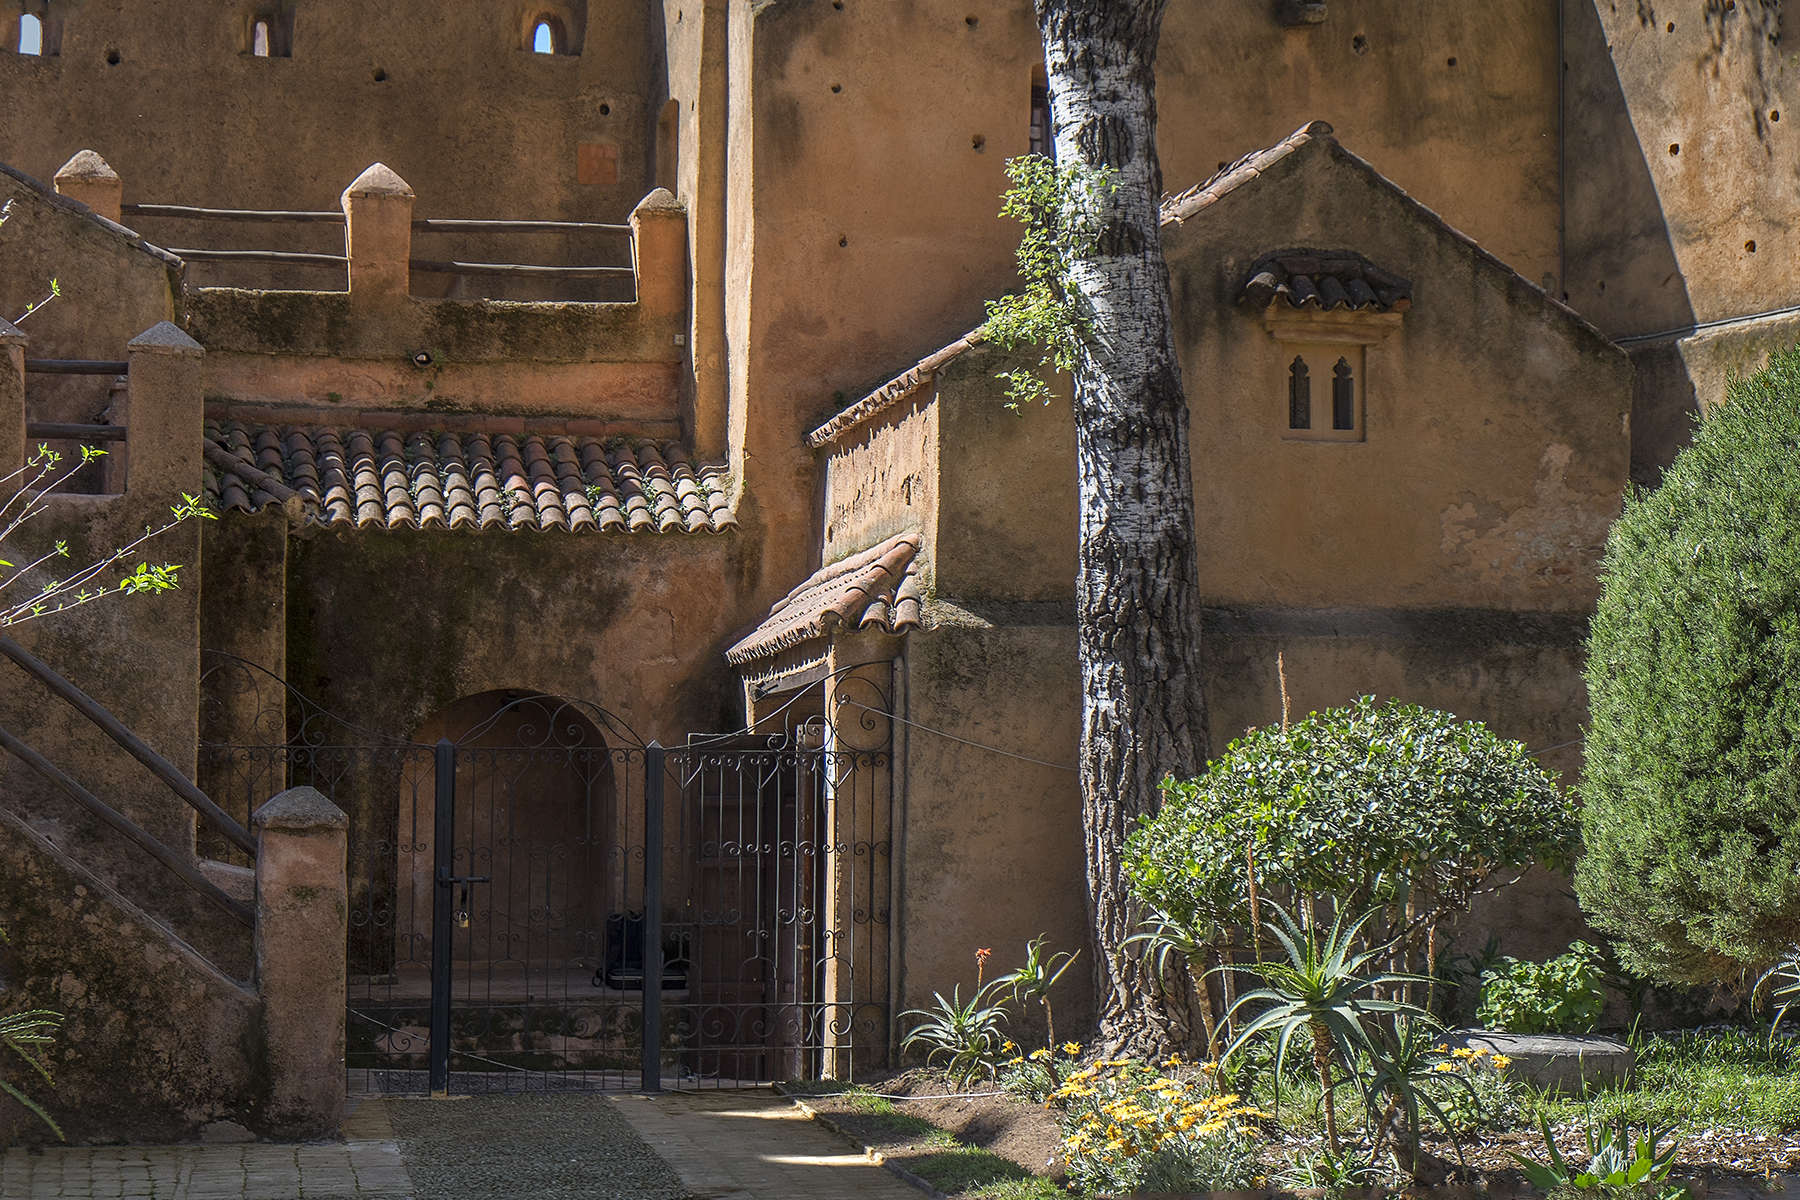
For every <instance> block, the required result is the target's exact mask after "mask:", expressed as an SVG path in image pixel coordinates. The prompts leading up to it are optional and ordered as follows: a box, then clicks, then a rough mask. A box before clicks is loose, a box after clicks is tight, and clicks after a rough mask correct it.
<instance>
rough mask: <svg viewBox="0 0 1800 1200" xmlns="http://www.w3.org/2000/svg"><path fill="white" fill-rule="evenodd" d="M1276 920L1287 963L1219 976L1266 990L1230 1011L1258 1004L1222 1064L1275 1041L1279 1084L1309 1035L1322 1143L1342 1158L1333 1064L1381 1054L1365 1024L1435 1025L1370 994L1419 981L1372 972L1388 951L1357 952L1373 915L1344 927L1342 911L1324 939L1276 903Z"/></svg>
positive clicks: (1273, 931) (1231, 967)
mask: <svg viewBox="0 0 1800 1200" xmlns="http://www.w3.org/2000/svg"><path fill="white" fill-rule="evenodd" d="M1269 907H1270V908H1273V909H1274V910H1275V914H1276V918H1277V919H1276V920H1274V921H1265V922H1263V926H1264V928H1265V929H1267V930H1268V931H1269V934H1270V936H1272V937H1273V938H1274V939H1275V943H1276V945H1278V946H1280V947H1281V949H1282V951H1283V953H1284V954H1285V955H1286V958H1287V961H1285V962H1281V961H1274V962H1270V961H1263V962H1257V963H1252V964H1225V965H1223V966H1220V967H1217V968H1215V970H1219V971H1239V972H1243V973H1246V974H1253V975H1257V976H1260V977H1261V979H1262V981H1263V984H1264V986H1263V987H1260V988H1258V989H1256V990H1255V991H1253V992H1248V993H1246V994H1245V995H1243V996H1240V997H1239V998H1238V1001H1237V1003H1236V1004H1234V1005H1232V1006H1231V1013H1230V1014H1228V1015H1230V1016H1232V1017H1235V1016H1236V1014H1237V1011H1238V1010H1239V1009H1242V1008H1256V1007H1257V1006H1262V1007H1261V1008H1260V1010H1259V1011H1256V1012H1255V1014H1254V1015H1253V1016H1252V1017H1251V1019H1250V1021H1249V1023H1248V1024H1246V1025H1244V1026H1243V1027H1242V1029H1241V1031H1240V1032H1239V1033H1238V1035H1237V1037H1236V1038H1235V1039H1234V1040H1233V1041H1232V1043H1231V1045H1230V1046H1229V1047H1228V1048H1227V1049H1226V1051H1225V1057H1226V1058H1227V1059H1230V1058H1232V1057H1233V1056H1235V1055H1236V1054H1237V1053H1238V1052H1239V1051H1240V1050H1242V1049H1243V1047H1244V1046H1245V1045H1247V1044H1248V1043H1249V1042H1251V1041H1252V1040H1253V1039H1255V1038H1259V1037H1263V1036H1265V1035H1272V1036H1274V1038H1275V1078H1276V1086H1277V1087H1279V1086H1280V1079H1281V1073H1282V1071H1283V1070H1284V1069H1285V1068H1286V1066H1287V1054H1288V1048H1289V1047H1290V1046H1291V1045H1292V1044H1293V1042H1294V1039H1295V1038H1296V1037H1299V1036H1301V1035H1303V1034H1304V1035H1306V1036H1307V1038H1308V1040H1309V1041H1310V1042H1311V1045H1312V1052H1313V1066H1314V1068H1315V1069H1316V1070H1317V1071H1318V1073H1319V1087H1320V1088H1321V1090H1322V1092H1323V1095H1322V1097H1321V1100H1320V1103H1321V1105H1322V1106H1323V1108H1324V1110H1325V1141H1326V1145H1327V1147H1328V1148H1329V1149H1330V1151H1331V1153H1332V1154H1333V1155H1334V1156H1335V1155H1337V1154H1339V1153H1340V1150H1341V1146H1340V1143H1339V1141H1338V1128H1337V1104H1336V1099H1335V1092H1336V1085H1335V1083H1334V1081H1333V1066H1334V1064H1337V1063H1342V1064H1343V1065H1344V1066H1345V1068H1346V1070H1347V1071H1348V1070H1349V1069H1350V1068H1352V1067H1353V1065H1354V1064H1355V1063H1356V1062H1357V1061H1358V1060H1359V1059H1363V1058H1365V1057H1366V1058H1369V1059H1373V1058H1375V1057H1376V1056H1377V1055H1378V1053H1379V1050H1380V1047H1379V1046H1378V1045H1377V1044H1376V1041H1375V1035H1374V1033H1373V1032H1372V1029H1371V1026H1370V1022H1369V1019H1370V1018H1371V1017H1392V1018H1394V1019H1396V1020H1398V1019H1402V1018H1405V1019H1409V1020H1412V1021H1415V1022H1418V1023H1419V1024H1420V1025H1422V1026H1433V1025H1436V1021H1434V1020H1433V1019H1432V1016H1431V1014H1430V1013H1428V1012H1426V1011H1425V1010H1424V1009H1423V1008H1420V1007H1419V1006H1418V1005H1416V1004H1408V1003H1406V1002H1405V1001H1402V1000H1382V999H1378V998H1377V997H1376V996H1375V995H1373V993H1374V991H1375V989H1377V988H1381V987H1390V986H1395V985H1399V984H1404V983H1418V982H1422V980H1421V979H1420V978H1419V977H1418V976H1416V975H1403V974H1398V973H1395V972H1387V971H1375V970H1372V969H1371V964H1373V963H1375V962H1376V961H1377V960H1378V958H1379V957H1380V956H1381V955H1382V954H1383V953H1385V952H1386V950H1387V947H1385V946H1377V947H1373V948H1370V949H1366V950H1360V951H1359V950H1357V949H1356V948H1355V947H1356V944H1357V940H1358V939H1359V938H1360V937H1361V936H1362V932H1363V928H1364V927H1365V926H1366V925H1368V923H1369V922H1370V921H1371V920H1373V919H1374V918H1375V917H1376V915H1377V913H1376V912H1374V911H1370V912H1367V913H1364V914H1363V915H1362V916H1360V917H1358V918H1357V919H1356V920H1354V921H1350V922H1348V923H1346V922H1345V920H1344V917H1343V916H1342V914H1340V915H1339V916H1338V917H1337V918H1336V919H1335V920H1333V921H1332V923H1331V928H1330V929H1329V930H1327V931H1326V932H1325V933H1324V935H1323V940H1321V935H1320V930H1319V928H1318V926H1316V925H1314V926H1311V927H1308V928H1304V929H1303V928H1301V927H1300V926H1299V925H1298V924H1297V923H1296V922H1295V921H1294V919H1293V917H1291V916H1290V915H1288V912H1287V910H1286V909H1283V908H1282V907H1281V906H1280V905H1278V904H1274V903H1270V904H1269Z"/></svg>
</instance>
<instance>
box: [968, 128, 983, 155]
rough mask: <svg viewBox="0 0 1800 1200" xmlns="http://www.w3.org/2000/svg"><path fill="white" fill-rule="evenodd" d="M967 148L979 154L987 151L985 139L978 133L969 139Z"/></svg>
mask: <svg viewBox="0 0 1800 1200" xmlns="http://www.w3.org/2000/svg"><path fill="white" fill-rule="evenodd" d="M969 148H970V149H971V150H973V151H975V153H977V154H980V153H981V152H982V151H983V150H986V149H987V139H986V138H985V137H982V136H981V135H980V134H979V133H978V134H976V135H975V136H974V137H972V138H970V139H969Z"/></svg>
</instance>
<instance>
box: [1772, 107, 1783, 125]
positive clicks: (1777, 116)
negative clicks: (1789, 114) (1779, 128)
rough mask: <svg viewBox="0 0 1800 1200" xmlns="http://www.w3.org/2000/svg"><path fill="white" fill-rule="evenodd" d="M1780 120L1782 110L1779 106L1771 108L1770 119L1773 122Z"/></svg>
mask: <svg viewBox="0 0 1800 1200" xmlns="http://www.w3.org/2000/svg"><path fill="white" fill-rule="evenodd" d="M1779 120H1781V110H1780V109H1779V108H1771V109H1770V110H1769V121H1770V122H1771V123H1773V122H1776V121H1779Z"/></svg>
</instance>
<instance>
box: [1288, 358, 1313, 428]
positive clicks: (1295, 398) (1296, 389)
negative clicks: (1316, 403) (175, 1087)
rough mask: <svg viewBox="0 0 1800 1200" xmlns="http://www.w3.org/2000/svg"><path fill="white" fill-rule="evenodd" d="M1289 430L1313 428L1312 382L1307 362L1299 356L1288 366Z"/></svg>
mask: <svg viewBox="0 0 1800 1200" xmlns="http://www.w3.org/2000/svg"><path fill="white" fill-rule="evenodd" d="M1288 428H1289V429H1311V428H1312V380H1311V379H1309V378H1308V377H1307V370H1306V360H1305V359H1304V358H1301V357H1300V356H1299V355H1298V354H1296V355H1294V361H1293V362H1291V363H1289V364H1288Z"/></svg>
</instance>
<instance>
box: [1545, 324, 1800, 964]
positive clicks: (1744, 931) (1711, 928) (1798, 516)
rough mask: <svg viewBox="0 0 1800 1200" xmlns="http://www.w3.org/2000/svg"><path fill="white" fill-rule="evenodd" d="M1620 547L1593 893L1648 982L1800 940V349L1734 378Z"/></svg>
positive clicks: (1639, 501) (1601, 625)
mask: <svg viewBox="0 0 1800 1200" xmlns="http://www.w3.org/2000/svg"><path fill="white" fill-rule="evenodd" d="M1727 397H1728V403H1726V404H1724V405H1723V406H1720V407H1717V408H1715V409H1714V410H1713V411H1712V412H1711V413H1710V414H1709V415H1708V417H1707V419H1706V420H1705V421H1704V422H1703V423H1702V424H1701V425H1700V427H1699V429H1698V431H1697V432H1696V434H1695V437H1694V441H1693V444H1692V445H1691V446H1689V447H1688V448H1687V449H1686V450H1684V451H1683V452H1682V453H1681V454H1680V455H1679V456H1678V457H1677V458H1676V459H1675V462H1674V463H1673V465H1671V466H1670V468H1669V469H1668V471H1667V472H1666V473H1665V474H1664V476H1663V482H1662V485H1661V486H1660V487H1658V488H1657V489H1656V490H1655V491H1653V492H1648V493H1638V494H1633V495H1631V496H1628V497H1627V499H1626V504H1625V511H1624V514H1623V515H1622V516H1621V517H1620V518H1619V521H1618V523H1617V524H1616V525H1615V526H1614V527H1613V530H1612V534H1611V536H1610V537H1609V538H1608V540H1607V547H1606V558H1605V563H1604V570H1603V574H1602V585H1603V586H1602V593H1601V598H1600V605H1599V610H1598V612H1597V613H1596V614H1595V617H1594V624H1593V629H1592V632H1591V634H1590V637H1589V642H1588V667H1587V683H1588V696H1589V705H1590V709H1591V716H1590V728H1589V731H1588V736H1587V753H1586V763H1585V767H1584V772H1583V778H1582V783H1581V797H1582V801H1583V814H1582V827H1583V833H1584V835H1585V841H1586V846H1587V849H1586V853H1585V855H1584V856H1583V858H1582V859H1581V862H1580V863H1579V864H1578V866H1577V869H1576V872H1575V887H1576V892H1577V894H1578V895H1579V896H1580V898H1581V902H1582V905H1583V906H1584V907H1585V908H1586V909H1587V910H1588V913H1589V915H1590V917H1591V918H1592V920H1593V922H1594V924H1595V925H1596V926H1597V927H1599V928H1600V929H1603V930H1605V931H1606V932H1607V933H1608V934H1610V935H1612V937H1613V940H1614V943H1615V945H1616V947H1617V950H1618V955H1619V960H1620V962H1621V963H1623V965H1624V966H1625V967H1627V968H1628V969H1630V970H1633V971H1636V972H1639V973H1641V974H1644V975H1648V976H1651V977H1653V978H1656V979H1661V980H1664V981H1667V982H1671V983H1706V982H1711V981H1714V980H1717V979H1719V978H1720V977H1726V976H1732V975H1736V974H1738V973H1739V972H1740V971H1742V970H1744V969H1745V968H1750V969H1757V968H1760V967H1765V966H1767V965H1769V964H1770V963H1772V962H1774V961H1775V960H1776V959H1777V958H1779V957H1780V955H1781V952H1782V951H1783V949H1784V948H1786V947H1789V946H1792V945H1794V944H1796V943H1797V942H1800V351H1797V350H1790V351H1787V352H1784V353H1780V354H1777V355H1775V356H1774V357H1773V358H1772V359H1771V360H1770V362H1769V365H1768V367H1767V368H1765V369H1764V370H1762V371H1760V372H1758V373H1757V374H1756V375H1754V376H1752V377H1751V378H1749V379H1745V380H1738V381H1734V382H1733V383H1732V384H1731V385H1730V387H1729V388H1728V389H1727Z"/></svg>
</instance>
